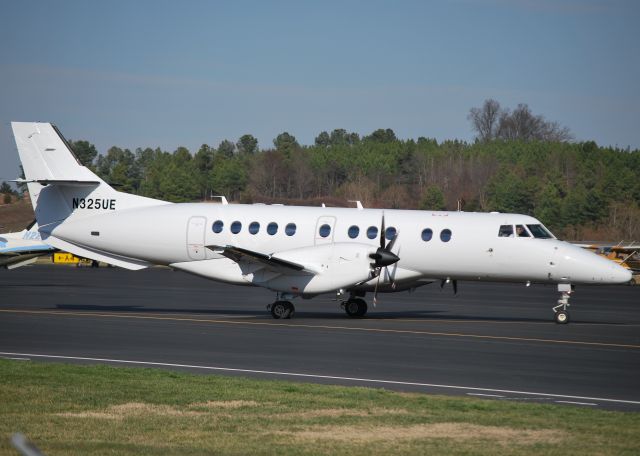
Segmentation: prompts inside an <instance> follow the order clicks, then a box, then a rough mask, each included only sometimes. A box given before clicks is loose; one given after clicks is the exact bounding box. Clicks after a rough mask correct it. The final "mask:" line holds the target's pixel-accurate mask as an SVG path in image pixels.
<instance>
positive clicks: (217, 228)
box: [211, 220, 224, 233]
mask: <svg viewBox="0 0 640 456" xmlns="http://www.w3.org/2000/svg"><path fill="white" fill-rule="evenodd" d="M223 227H224V222H223V221H222V220H216V221H215V222H213V226H211V229H212V230H213V232H214V233H220V232H221V231H222V228H223Z"/></svg>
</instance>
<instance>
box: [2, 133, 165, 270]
mask: <svg viewBox="0 0 640 456" xmlns="http://www.w3.org/2000/svg"><path fill="white" fill-rule="evenodd" d="M11 128H12V129H13V134H14V136H15V140H16V146H17V147H18V153H19V154H20V161H21V162H22V167H23V169H24V175H25V180H24V181H23V182H25V183H26V184H27V186H28V188H29V194H30V196H31V204H32V205H33V209H34V212H35V215H36V220H37V221H38V225H39V226H40V230H39V231H40V233H41V234H42V237H43V240H46V242H47V243H49V244H51V245H53V246H54V247H57V248H60V249H64V250H67V251H69V252H71V253H74V254H76V255H79V256H84V257H87V258H93V259H97V260H100V261H107V262H111V263H113V264H117V265H119V266H124V267H127V260H126V259H122V258H119V259H116V258H113V260H114V261H109V260H108V257H107V256H105V253H104V252H95V251H90V250H89V249H86V248H83V246H80V245H76V244H74V242H73V240H71V239H65V238H64V236H61V235H60V234H56V230H57V231H58V233H61V232H62V231H63V230H61V228H62V226H63V225H64V224H65V223H70V222H74V221H77V220H80V219H89V218H91V217H94V216H96V215H100V214H104V213H113V214H114V216H117V212H118V211H122V210H127V209H133V208H140V207H147V206H157V205H161V204H170V203H167V202H166V201H160V200H155V199H151V198H146V197H143V196H137V195H131V194H128V193H121V192H118V191H116V190H114V189H113V187H111V186H110V185H109V184H107V183H106V182H104V181H103V180H102V179H100V177H98V176H97V175H96V174H95V173H94V172H93V171H91V170H90V169H89V168H87V167H86V166H83V165H82V164H81V163H80V161H79V160H78V159H77V158H76V156H75V155H74V154H73V151H72V150H71V147H70V146H69V143H68V142H67V141H66V140H65V139H64V137H63V136H62V134H61V133H60V131H58V129H57V128H56V127H55V126H54V125H52V124H50V123H39V122H11ZM132 260H133V259H132ZM131 266H135V267H132V268H136V269H137V268H139V267H140V264H137V262H135V261H132V262H131Z"/></svg>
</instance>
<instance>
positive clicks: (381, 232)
mask: <svg viewBox="0 0 640 456" xmlns="http://www.w3.org/2000/svg"><path fill="white" fill-rule="evenodd" d="M384 236H385V228H384V212H383V213H382V223H381V224H380V248H381V249H384V247H385V245H384Z"/></svg>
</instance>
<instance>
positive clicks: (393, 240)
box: [385, 231, 400, 253]
mask: <svg viewBox="0 0 640 456" xmlns="http://www.w3.org/2000/svg"><path fill="white" fill-rule="evenodd" d="M399 234H400V231H396V233H395V234H394V235H393V237H392V238H391V239H390V240H389V243H388V244H387V246H386V247H385V250H387V251H389V252H391V249H393V245H394V244H395V243H396V239H398V235H399ZM398 253H399V252H398Z"/></svg>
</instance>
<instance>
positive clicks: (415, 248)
mask: <svg viewBox="0 0 640 456" xmlns="http://www.w3.org/2000/svg"><path fill="white" fill-rule="evenodd" d="M12 128H13V132H14V136H15V140H16V144H17V147H18V152H19V154H20V159H21V161H22V166H23V168H24V172H25V176H26V179H25V180H24V182H26V183H27V185H28V187H29V191H30V193H31V201H32V202H33V205H34V210H35V213H36V218H37V220H38V223H39V225H40V233H41V234H42V237H43V239H44V240H45V241H46V242H47V243H49V244H51V245H52V246H54V247H56V248H59V249H61V250H65V251H68V252H71V253H73V254H75V255H78V256H82V257H86V258H91V259H94V260H98V261H104V262H106V263H110V264H113V265H115V266H120V267H123V268H127V269H142V268H145V267H148V266H152V265H166V266H169V267H171V268H173V269H178V270H181V271H186V272H189V273H191V274H196V275H199V276H202V277H206V278H208V279H213V280H218V281H222V282H228V283H232V284H238V285H254V286H260V287H265V288H268V289H270V290H273V291H275V292H276V293H277V297H276V301H275V302H274V303H272V304H270V306H269V307H268V308H269V309H270V311H271V314H272V315H273V317H274V318H290V317H291V316H293V314H294V306H293V305H292V304H291V302H290V301H289V300H290V299H292V298H294V297H300V296H301V297H303V298H310V297H313V296H316V295H319V294H323V293H337V295H338V296H345V300H344V301H343V303H342V304H343V308H344V310H345V311H346V313H347V314H348V315H349V316H363V315H364V314H365V313H366V311H367V304H366V302H365V301H364V300H363V299H362V297H364V295H365V293H366V292H373V293H374V303H375V299H376V294H377V292H393V291H402V290H410V289H413V288H415V287H418V286H421V285H424V284H426V283H431V282H434V281H441V282H442V283H443V284H444V283H447V282H452V285H453V286H454V290H455V287H456V284H457V281H458V280H483V281H496V282H523V283H527V284H529V283H531V282H536V283H552V284H558V291H559V292H560V293H561V297H560V299H559V300H558V303H557V305H556V306H555V307H554V308H553V310H554V312H555V321H556V322H558V323H567V322H568V321H569V314H568V312H567V306H568V305H569V295H570V293H571V291H572V285H573V284H617V283H625V282H628V281H629V280H630V279H631V274H630V272H629V271H627V270H625V269H624V268H622V267H620V266H618V265H617V264H615V263H614V262H612V261H609V260H607V259H604V258H600V257H599V256H597V255H595V254H593V253H592V252H589V251H585V250H583V249H581V248H580V247H576V246H573V245H571V244H569V243H566V242H563V241H559V240H557V239H556V238H555V237H554V236H553V235H552V234H551V233H550V232H549V231H548V230H547V229H546V228H545V227H544V226H543V225H542V223H540V222H539V221H538V220H536V219H535V218H533V217H529V216H526V215H518V214H502V213H466V212H441V211H414V210H380V209H362V208H361V207H358V208H328V207H298V206H281V205H260V204H257V205H244V204H221V205H218V204H215V205H214V204H206V203H184V204H173V203H168V202H166V201H159V200H155V199H150V198H145V197H142V196H136V195H131V194H126V193H121V192H117V191H116V190H114V189H113V188H112V187H110V186H109V185H108V184H106V183H105V182H104V181H103V180H102V179H100V178H99V177H98V176H96V175H95V174H94V173H93V172H91V171H90V170H89V169H88V168H86V167H84V166H82V165H81V164H80V162H79V161H78V160H77V159H76V157H75V156H74V155H73V153H72V151H71V148H70V147H69V145H68V144H67V142H66V140H65V139H64V137H63V136H62V135H61V134H60V132H59V131H58V129H57V128H56V127H55V126H53V125H51V124H49V123H33V122H12ZM347 295H348V296H349V297H348V298H346V296H347Z"/></svg>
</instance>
